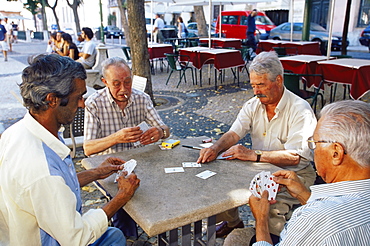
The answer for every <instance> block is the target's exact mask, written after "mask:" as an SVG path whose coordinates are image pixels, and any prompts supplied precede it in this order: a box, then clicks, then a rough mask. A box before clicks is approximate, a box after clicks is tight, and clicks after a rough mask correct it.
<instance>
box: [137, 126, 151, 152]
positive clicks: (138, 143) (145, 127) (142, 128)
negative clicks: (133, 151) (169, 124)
mask: <svg viewBox="0 0 370 246" xmlns="http://www.w3.org/2000/svg"><path fill="white" fill-rule="evenodd" d="M137 126H138V127H140V130H142V131H143V133H144V132H146V131H147V130H149V126H148V124H147V123H146V122H145V121H143V122H141V123H140V124H139V125H137ZM138 145H140V141H137V142H135V143H134V146H135V147H136V146H138Z"/></svg>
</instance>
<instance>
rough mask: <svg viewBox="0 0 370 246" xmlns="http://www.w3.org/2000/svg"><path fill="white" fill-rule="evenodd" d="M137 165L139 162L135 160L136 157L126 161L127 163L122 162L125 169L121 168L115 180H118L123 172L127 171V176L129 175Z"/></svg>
mask: <svg viewBox="0 0 370 246" xmlns="http://www.w3.org/2000/svg"><path fill="white" fill-rule="evenodd" d="M136 165H137V163H136V160H134V159H131V160H129V161H126V162H125V163H123V164H122V166H123V169H122V170H119V171H118V172H117V175H116V179H115V182H117V179H118V177H119V176H121V175H122V173H123V172H127V175H126V177H127V176H128V175H130V174H131V173H132V171H134V169H135V167H136Z"/></svg>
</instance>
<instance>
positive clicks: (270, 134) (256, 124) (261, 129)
mask: <svg viewBox="0 0 370 246" xmlns="http://www.w3.org/2000/svg"><path fill="white" fill-rule="evenodd" d="M316 124H317V120H316V117H315V114H314V112H313V111H312V108H311V107H310V105H309V104H308V102H307V101H306V100H303V99H302V98H300V97H298V96H296V95H295V94H293V93H292V92H290V91H289V90H287V89H286V88H284V93H283V96H282V98H281V99H280V102H279V103H278V105H277V107H276V109H275V116H274V117H273V118H272V119H271V120H270V121H269V120H268V118H267V112H266V107H265V106H264V105H263V104H262V103H261V102H260V100H259V99H258V98H257V97H254V98H252V99H250V100H249V101H247V102H246V103H245V104H244V105H243V108H242V109H241V110H240V112H239V114H238V116H237V119H236V120H235V122H234V123H233V125H232V126H231V128H230V130H231V131H233V132H235V133H236V134H237V135H238V136H239V137H240V138H242V137H244V136H245V135H246V134H247V133H250V135H251V139H252V144H253V149H258V150H266V151H272V150H290V151H292V152H293V153H297V154H298V155H300V156H301V157H302V158H301V161H300V163H299V164H298V165H297V166H287V167H286V169H289V170H292V171H299V170H301V169H303V168H304V167H306V166H307V165H308V164H309V161H312V160H313V154H312V151H311V150H310V149H309V148H308V144H307V139H308V138H309V137H311V136H312V135H313V132H314V130H315V127H316Z"/></svg>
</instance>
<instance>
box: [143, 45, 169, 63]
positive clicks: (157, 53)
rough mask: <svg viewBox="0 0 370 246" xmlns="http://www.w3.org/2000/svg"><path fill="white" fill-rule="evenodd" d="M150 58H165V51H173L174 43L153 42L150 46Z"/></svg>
mask: <svg viewBox="0 0 370 246" xmlns="http://www.w3.org/2000/svg"><path fill="white" fill-rule="evenodd" d="M148 52H149V59H151V60H152V59H155V58H165V57H166V55H165V53H173V48H172V45H170V44H151V45H149V46H148Z"/></svg>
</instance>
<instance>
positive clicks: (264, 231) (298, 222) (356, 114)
mask: <svg viewBox="0 0 370 246" xmlns="http://www.w3.org/2000/svg"><path fill="white" fill-rule="evenodd" d="M369 139H370V104H369V103H366V102H362V101H352V100H351V101H350V100H347V101H339V102H335V103H332V104H329V105H327V106H325V107H324V108H323V109H322V110H321V118H320V120H319V122H318V124H317V127H316V129H315V132H314V134H313V136H312V137H310V138H309V139H308V140H307V142H308V146H309V148H310V149H312V150H314V157H315V164H316V168H317V172H318V174H319V175H320V176H321V177H322V178H323V180H324V181H325V182H326V183H327V184H321V185H314V186H311V187H310V189H311V191H310V190H309V189H307V187H305V185H303V184H302V182H301V181H300V179H299V178H298V177H297V175H296V173H294V172H291V171H285V170H284V171H278V172H275V173H273V175H274V176H275V178H274V180H275V181H276V182H277V183H279V184H280V185H284V186H285V187H286V188H287V189H288V191H289V193H290V194H291V195H292V196H293V197H296V198H297V199H298V200H299V201H300V203H301V204H302V205H303V206H301V207H300V208H298V209H297V210H295V211H294V213H293V215H292V218H291V219H290V220H289V222H288V223H287V224H286V226H285V228H284V230H283V231H282V233H281V240H280V243H279V245H281V246H282V245H332V246H334V245H335V246H338V245H358V246H367V245H370V233H369V232H370V206H369V200H370V189H369V187H370V145H369V143H368V140H369ZM249 203H250V206H251V209H252V212H253V214H254V217H255V219H256V237H257V241H258V242H257V243H255V244H254V245H256V246H257V245H260V246H267V245H271V244H272V241H271V238H270V235H269V230H268V228H267V226H266V221H267V220H268V217H269V206H270V205H269V201H268V200H267V193H266V192H265V193H263V194H262V198H257V197H254V196H252V197H251V198H250V202H249Z"/></svg>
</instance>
